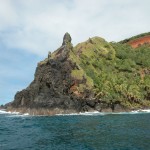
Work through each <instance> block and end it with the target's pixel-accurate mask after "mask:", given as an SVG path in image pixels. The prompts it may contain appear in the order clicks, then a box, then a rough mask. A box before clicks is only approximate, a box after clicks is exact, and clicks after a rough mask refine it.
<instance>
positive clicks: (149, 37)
mask: <svg viewBox="0 0 150 150" xmlns="http://www.w3.org/2000/svg"><path fill="white" fill-rule="evenodd" d="M146 43H149V44H150V35H147V36H144V37H141V38H138V39H135V40H132V41H130V42H128V44H130V45H131V46H132V47H133V48H137V47H139V46H141V45H143V44H146Z"/></svg>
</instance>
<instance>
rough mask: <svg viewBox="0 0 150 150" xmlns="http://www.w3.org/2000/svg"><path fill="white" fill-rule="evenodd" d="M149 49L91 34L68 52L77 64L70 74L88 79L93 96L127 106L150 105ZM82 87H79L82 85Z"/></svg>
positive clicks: (87, 84) (88, 86)
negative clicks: (106, 39) (132, 46)
mask: <svg viewBox="0 0 150 150" xmlns="http://www.w3.org/2000/svg"><path fill="white" fill-rule="evenodd" d="M149 56H150V48H149V47H146V45H143V46H142V47H139V48H137V49H136V51H135V50H134V49H132V48H131V47H130V46H128V45H126V44H121V43H108V42H106V41H105V40H104V39H102V38H99V37H94V38H91V39H89V40H88V41H86V42H83V43H80V44H78V45H77V46H75V47H74V49H73V51H71V52H70V59H71V60H72V61H74V62H76V64H77V65H78V66H79V69H78V70H72V76H73V77H74V78H77V79H82V77H83V76H84V77H85V78H86V79H87V83H86V85H80V87H79V90H81V91H83V90H84V89H86V88H88V89H91V90H92V91H93V92H94V93H95V98H97V99H102V101H105V102H107V103H115V102H120V103H121V104H122V105H125V106H127V107H130V108H131V107H134V108H136V107H140V106H142V105H144V106H146V105H150V101H149V98H148V97H149V96H148V95H149V94H150V75H149V74H146V73H145V72H144V71H145V70H146V71H147V70H150V58H149ZM81 87H82V88H81Z"/></svg>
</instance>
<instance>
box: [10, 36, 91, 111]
mask: <svg viewBox="0 0 150 150" xmlns="http://www.w3.org/2000/svg"><path fill="white" fill-rule="evenodd" d="M71 50H72V44H71V37H70V35H69V33H66V34H65V35H64V38H63V44H62V46H61V47H60V48H59V49H58V50H57V53H56V55H55V57H54V58H52V57H51V54H49V55H48V58H47V59H46V60H44V61H43V62H40V63H39V64H38V66H37V68H36V72H35V78H34V80H33V82H32V83H31V84H30V85H29V86H28V87H27V88H26V89H24V90H22V91H20V92H17V93H16V95H15V98H14V101H13V102H12V103H11V104H10V105H9V106H11V107H12V108H13V109H14V108H15V109H17V108H18V109H19V111H20V108H23V109H24V108H30V109H39V110H40V109H41V108H44V109H50V110H52V109H55V108H58V109H60V110H64V111H65V112H66V111H67V110H72V112H74V111H76V112H80V111H88V110H89V109H94V105H93V106H91V105H90V104H88V103H87V102H86V98H84V99H83V98H81V97H78V96H76V95H75V94H74V93H73V92H72V91H71V88H72V86H73V85H74V84H75V83H84V82H85V81H84V80H80V81H78V80H75V79H73V78H72V77H71V70H74V69H77V68H78V67H77V66H76V64H75V63H73V62H71V61H70V60H69V59H68V55H69V52H70V51H71ZM84 95H85V97H89V95H90V92H88V91H85V94H84ZM57 112H58V111H57ZM61 112H62V111H61ZM54 113H55V112H54ZM37 114H40V113H37Z"/></svg>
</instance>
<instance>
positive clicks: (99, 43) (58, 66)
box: [7, 33, 150, 115]
mask: <svg viewBox="0 0 150 150" xmlns="http://www.w3.org/2000/svg"><path fill="white" fill-rule="evenodd" d="M149 56H150V47H149V46H147V45H143V46H141V47H139V48H137V50H136V51H135V50H134V49H133V48H132V47H130V46H128V44H121V43H108V42H107V41H105V40H104V39H102V38H100V37H94V38H89V40H87V41H85V42H83V43H79V44H78V45H77V46H75V47H73V46H72V44H71V37H70V35H69V34H68V33H66V34H65V36H64V39H63V43H62V46H61V47H60V48H58V49H57V50H56V51H55V52H53V53H52V54H51V53H49V54H48V58H46V59H45V60H44V61H41V62H40V63H38V66H37V69H36V72H35V78H34V81H33V82H32V83H31V84H30V85H29V87H27V88H26V89H24V90H22V91H20V92H17V94H16V95H15V99H14V101H13V102H12V103H11V104H9V105H7V110H11V111H14V110H16V111H20V112H28V113H30V114H40V115H44V114H48V115H53V114H56V113H71V112H83V111H94V110H97V111H128V110H131V109H138V108H146V107H149V106H150V58H149Z"/></svg>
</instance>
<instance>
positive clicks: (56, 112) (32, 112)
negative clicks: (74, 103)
mask: <svg viewBox="0 0 150 150" xmlns="http://www.w3.org/2000/svg"><path fill="white" fill-rule="evenodd" d="M0 111H1V112H3V113H6V114H7V113H8V114H14V115H24V116H27V115H29V116H69V115H107V114H136V113H150V108H145V109H141V108H139V109H134V110H127V111H124V110H122V111H101V112H100V111H96V110H93V111H88V112H87V111H85V112H77V111H75V110H62V109H58V108H55V109H53V110H52V109H51V110H50V109H41V108H40V110H39V109H35V108H34V109H30V108H28V109H25V108H13V109H12V108H11V109H10V108H9V109H2V108H0Z"/></svg>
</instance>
